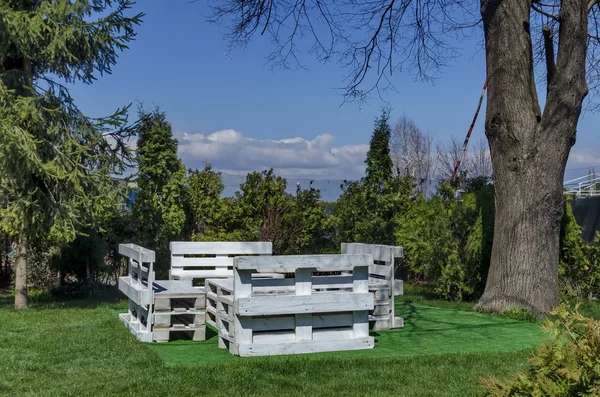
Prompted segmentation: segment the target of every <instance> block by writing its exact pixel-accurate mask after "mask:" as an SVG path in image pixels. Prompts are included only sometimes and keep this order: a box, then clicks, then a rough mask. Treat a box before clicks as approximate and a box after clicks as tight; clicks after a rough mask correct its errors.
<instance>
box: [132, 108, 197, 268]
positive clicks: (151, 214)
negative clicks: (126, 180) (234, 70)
mask: <svg viewBox="0 0 600 397" xmlns="http://www.w3.org/2000/svg"><path fill="white" fill-rule="evenodd" d="M139 120H140V121H139V124H138V128H137V134H138V136H139V140H138V142H137V162H138V167H139V168H138V179H137V185H138V188H139V193H138V194H137V197H136V200H135V202H134V205H133V213H134V217H135V219H136V221H137V226H138V230H139V239H140V241H141V243H142V244H143V245H146V246H148V247H150V248H152V249H154V250H156V254H157V258H156V267H157V269H159V270H160V269H161V268H164V267H165V266H166V265H167V262H166V261H167V258H168V250H169V242H170V241H172V240H175V239H178V238H179V237H180V236H181V233H182V229H183V226H184V224H185V211H184V185H185V182H186V171H185V167H184V165H183V163H182V162H181V160H180V159H179V157H177V146H178V145H177V140H176V139H174V138H173V132H172V129H171V124H170V123H169V122H168V121H167V119H166V115H165V113H164V112H161V111H160V110H159V109H158V108H156V109H154V110H152V111H145V110H143V109H140V112H139Z"/></svg>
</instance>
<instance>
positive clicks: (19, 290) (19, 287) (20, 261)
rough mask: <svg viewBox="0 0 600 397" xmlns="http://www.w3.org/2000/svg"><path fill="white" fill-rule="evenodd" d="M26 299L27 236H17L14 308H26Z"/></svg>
mask: <svg viewBox="0 0 600 397" xmlns="http://www.w3.org/2000/svg"><path fill="white" fill-rule="evenodd" d="M28 304H29V302H28V299H27V237H26V236H25V235H24V234H21V236H19V239H18V241H17V261H16V263H15V308H16V309H26V308H27V307H28Z"/></svg>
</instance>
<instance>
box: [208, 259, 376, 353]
mask: <svg viewBox="0 0 600 397" xmlns="http://www.w3.org/2000/svg"><path fill="white" fill-rule="evenodd" d="M372 262H373V258H372V256H371V255H364V254H357V255H299V256H271V257H236V258H235V259H234V266H233V271H234V277H233V279H207V280H206V287H207V312H208V313H209V315H208V320H207V322H208V323H209V324H212V325H214V326H215V327H216V328H217V330H218V333H219V346H220V347H222V348H228V349H229V351H230V353H232V354H236V355H240V356H264V355H278V354H301V353H312V352H325V351H341V350H358V349H371V348H373V347H374V341H373V337H370V336H369V317H368V316H369V314H368V311H369V310H372V309H373V307H374V298H373V294H371V293H369V286H368V282H369V281H368V268H369V265H370V264H372ZM320 272H329V273H333V274H332V275H327V276H318V275H315V273H320ZM342 272H350V274H342ZM253 273H276V274H284V273H288V274H293V275H294V277H293V278H290V277H288V278H270V279H269V278H256V277H252V274H253Z"/></svg>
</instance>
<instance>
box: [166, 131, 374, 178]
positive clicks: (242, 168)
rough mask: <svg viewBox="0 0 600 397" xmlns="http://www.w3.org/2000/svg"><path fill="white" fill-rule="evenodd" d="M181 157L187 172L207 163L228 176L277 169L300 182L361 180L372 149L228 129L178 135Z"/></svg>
mask: <svg viewBox="0 0 600 397" xmlns="http://www.w3.org/2000/svg"><path fill="white" fill-rule="evenodd" d="M177 137H178V140H179V155H180V156H181V158H182V160H183V162H184V164H185V165H186V167H188V168H203V167H204V163H210V164H212V166H213V168H215V169H217V170H221V171H223V172H227V173H234V174H245V173H247V172H249V171H261V170H264V169H268V168H271V167H272V168H274V169H275V170H276V171H277V173H278V174H281V175H285V176H290V177H298V178H320V179H358V178H360V177H362V176H363V175H364V169H365V167H364V159H365V156H366V153H367V150H368V149H369V145H346V146H338V147H335V146H334V142H335V137H334V136H333V135H330V134H323V135H319V136H317V137H316V138H314V139H312V140H306V139H304V138H299V137H298V138H286V139H279V140H273V139H253V138H250V137H246V136H244V135H243V134H242V133H241V132H238V131H235V130H232V129H228V130H221V131H217V132H213V133H212V134H208V135H204V134H188V133H185V132H183V133H180V134H177Z"/></svg>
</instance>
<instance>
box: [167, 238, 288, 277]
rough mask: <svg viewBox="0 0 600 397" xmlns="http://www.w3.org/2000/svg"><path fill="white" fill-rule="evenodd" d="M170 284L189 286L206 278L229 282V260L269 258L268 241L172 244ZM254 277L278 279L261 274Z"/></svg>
mask: <svg viewBox="0 0 600 397" xmlns="http://www.w3.org/2000/svg"><path fill="white" fill-rule="evenodd" d="M169 248H170V250H171V269H170V270H169V279H170V280H182V281H185V282H187V283H188V284H189V285H192V283H193V281H194V280H198V279H200V280H205V279H207V278H232V277H233V260H234V257H235V256H241V255H271V254H272V252H273V245H272V243H271V242H270V241H259V242H222V241H219V242H216V241H215V242H193V241H173V242H171V243H170V245H169ZM255 277H267V278H271V277H279V275H274V274H261V275H260V276H259V275H255Z"/></svg>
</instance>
